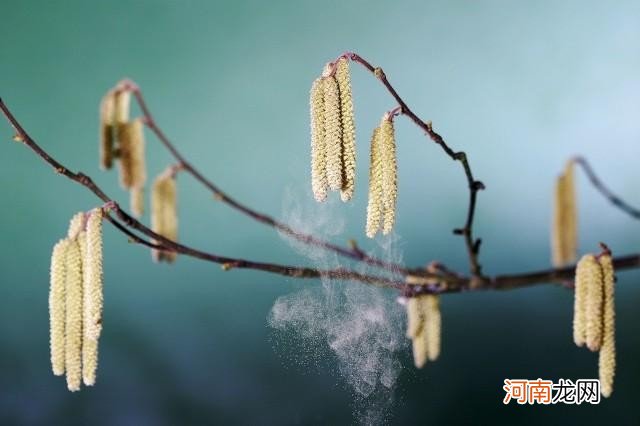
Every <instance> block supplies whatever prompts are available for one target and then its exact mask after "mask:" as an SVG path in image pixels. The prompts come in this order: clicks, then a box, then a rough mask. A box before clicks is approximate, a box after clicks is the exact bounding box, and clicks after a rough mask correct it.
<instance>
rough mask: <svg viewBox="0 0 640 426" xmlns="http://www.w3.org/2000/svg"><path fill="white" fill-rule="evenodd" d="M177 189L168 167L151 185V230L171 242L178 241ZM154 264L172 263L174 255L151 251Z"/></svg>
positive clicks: (172, 174) (172, 170)
mask: <svg viewBox="0 0 640 426" xmlns="http://www.w3.org/2000/svg"><path fill="white" fill-rule="evenodd" d="M176 192H177V189H176V182H175V171H174V169H173V168H172V167H169V168H168V169H167V170H165V171H164V172H163V173H162V174H160V175H159V176H158V177H157V178H156V180H155V182H154V183H153V189H152V193H151V228H152V230H153V231H154V232H155V233H157V234H160V235H162V236H163V237H165V238H168V239H170V240H171V241H177V240H178V214H177V194H176ZM151 255H152V257H153V259H154V260H155V261H156V262H160V261H166V262H173V261H174V260H175V259H176V253H174V252H168V251H163V250H155V249H153V250H152V251H151Z"/></svg>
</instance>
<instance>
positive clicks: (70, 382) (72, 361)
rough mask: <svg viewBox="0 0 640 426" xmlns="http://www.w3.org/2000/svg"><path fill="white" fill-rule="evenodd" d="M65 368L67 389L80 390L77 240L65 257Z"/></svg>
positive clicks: (80, 322) (79, 292)
mask: <svg viewBox="0 0 640 426" xmlns="http://www.w3.org/2000/svg"><path fill="white" fill-rule="evenodd" d="M65 271H66V274H65V277H66V278H65V290H66V291H65V311H66V312H65V317H66V322H65V368H66V373H67V387H68V388H69V390H70V391H72V392H73V391H77V390H80V382H81V380H82V316H83V313H82V257H81V253H80V245H79V244H78V241H77V239H74V240H70V241H69V245H68V248H67V252H66V256H65Z"/></svg>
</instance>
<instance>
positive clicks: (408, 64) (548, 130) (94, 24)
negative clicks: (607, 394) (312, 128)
mask: <svg viewBox="0 0 640 426" xmlns="http://www.w3.org/2000/svg"><path fill="white" fill-rule="evenodd" d="M639 18H640V4H639V3H637V2H633V1H626V2H615V3H605V2H584V1H565V2H551V1H540V2H508V1H482V2H471V1H448V2H447V1H441V2H437V1H428V2H425V1H403V2H383V1H322V2H319V1H316V2H306V1H296V2H293V1H290V2H286V1H274V2H261V1H233V2H231V1H230V2H204V1H183V2H179V1H133V2H125V1H111V2H82V1H64V2H62V1H58V2H56V1H51V2H36V1H21V2H16V1H2V2H0V20H1V22H2V24H1V25H0V54H1V57H2V60H1V62H2V63H1V66H0V96H2V98H3V99H4V100H5V102H6V103H7V104H8V105H9V107H10V108H11V109H12V111H13V112H14V113H15V115H16V117H17V118H18V119H19V120H20V121H21V122H22V123H23V125H24V126H25V128H26V129H27V130H28V131H29V132H30V134H31V135H32V136H33V137H34V138H35V139H36V140H37V141H38V142H39V143H40V144H41V145H42V146H43V147H44V148H45V149H47V150H48V151H49V152H50V153H51V154H52V155H54V156H55V157H56V158H58V159H59V160H61V161H62V162H63V163H65V164H66V165H67V166H69V167H70V168H72V169H74V170H82V171H84V172H86V173H89V174H90V175H92V176H93V177H94V178H95V180H96V181H97V182H98V183H99V184H100V185H101V186H102V187H103V188H104V189H105V190H106V191H107V193H108V194H110V195H111V196H112V197H115V198H116V199H118V200H119V201H121V202H122V203H123V205H127V203H128V196H127V194H126V193H124V192H122V191H121V190H120V189H119V188H118V185H117V178H116V175H115V173H114V172H111V173H105V172H100V171H98V168H97V134H98V130H97V129H98V115H97V111H98V102H99V100H100V98H101V96H102V95H103V93H104V92H105V91H106V90H107V89H108V88H109V87H111V86H112V85H113V84H115V83H116V82H117V81H118V80H119V79H120V78H122V77H124V76H127V77H131V78H133V79H134V80H135V81H136V82H138V83H139V84H140V86H141V87H142V89H143V91H144V93H145V95H146V97H147V101H148V102H149V104H150V107H151V109H152V111H153V112H154V114H155V115H156V118H157V120H158V122H159V123H160V125H161V126H162V128H163V129H164V130H165V131H166V133H167V134H168V135H169V136H170V137H171V138H172V139H173V140H174V141H175V142H176V144H177V145H178V147H179V149H180V150H181V151H183V152H184V153H185V154H186V155H187V157H188V158H190V159H191V160H193V163H194V164H195V165H196V166H197V167H199V168H200V169H201V170H202V171H203V172H204V174H205V175H206V176H208V177H210V178H211V179H212V180H214V181H215V182H216V183H217V184H219V185H220V186H221V187H222V188H224V189H225V190H227V191H228V192H229V193H230V194H233V195H234V196H236V197H237V198H238V199H239V200H242V201H246V202H247V203H248V204H250V205H251V206H255V207H257V208H259V209H260V210H262V211H265V212H268V213H269V214H272V215H275V216H278V217H283V216H286V215H287V212H283V199H285V194H287V193H288V192H292V193H293V194H295V197H298V198H299V202H300V203H302V204H304V205H305V206H308V208H311V206H312V203H311V201H310V200H311V195H310V191H309V188H308V186H309V183H308V180H309V179H308V157H309V152H308V151H309V148H308V144H309V143H308V106H307V104H308V90H309V87H310V83H311V81H312V80H313V79H314V78H315V77H316V76H317V75H318V74H319V72H320V70H321V68H322V66H323V64H324V63H325V62H326V61H328V60H330V59H332V58H334V57H335V56H337V55H339V54H340V53H341V52H343V51H345V50H353V51H356V52H358V53H359V54H361V55H362V56H364V57H365V58H367V59H369V60H370V61H371V62H373V63H374V64H377V65H380V66H383V67H384V69H385V71H386V73H387V75H388V77H389V79H390V80H391V82H392V83H393V84H394V85H395V86H396V88H397V89H398V91H399V92H400V94H401V95H402V96H404V98H405V100H406V101H407V102H408V103H409V105H410V106H411V107H412V108H413V109H414V111H416V112H417V113H418V114H419V115H420V116H421V117H423V118H425V119H431V120H433V123H434V126H435V128H436V130H437V131H439V132H440V133H441V134H442V135H443V136H444V137H445V138H446V140H447V141H448V142H449V143H450V144H451V145H452V147H454V148H455V149H463V150H465V151H466V152H467V154H468V155H469V158H470V160H471V164H472V166H473V169H474V172H475V173H476V174H477V177H478V178H479V179H481V180H482V181H483V182H484V183H485V184H486V186H487V190H486V191H485V192H482V193H481V194H480V197H479V206H478V217H477V224H476V232H477V234H478V236H481V237H483V239H484V244H483V249H482V254H481V260H482V262H483V264H484V267H485V270H486V271H487V272H488V273H491V274H496V273H507V272H517V271H523V270H530V269H538V268H544V267H547V266H548V259H549V250H548V232H549V219H550V211H551V204H550V201H551V193H552V186H553V180H554V177H555V176H556V174H557V173H558V172H559V170H560V169H561V167H562V165H563V162H564V161H565V160H566V159H567V158H568V157H569V156H571V155H573V154H575V153H580V154H583V155H585V156H586V157H588V158H589V159H590V160H591V161H592V162H593V164H594V167H595V168H596V171H597V172H598V173H599V174H600V175H601V176H602V178H603V179H604V180H605V181H606V182H607V183H608V184H609V185H610V186H611V187H612V188H614V189H615V191H616V192H618V193H619V194H620V195H621V196H623V197H624V198H626V199H628V200H629V201H630V202H632V203H635V204H636V205H638V204H640V198H639V196H638V190H637V182H638V171H637V159H638V154H639V151H638V142H639V136H640V126H639V125H638V116H639V113H640V79H639V77H638V76H639V75H640V44H638V40H639V39H640V25H639V24H640V21H639ZM353 90H354V95H355V105H356V114H357V117H356V120H357V121H356V124H357V126H358V139H359V141H358V154H359V158H360V163H359V169H358V185H359V186H358V188H357V193H356V199H355V201H354V202H353V203H352V204H351V205H346V206H344V205H341V204H340V203H334V204H332V207H331V210H332V215H333V216H336V217H343V218H344V220H345V230H344V233H343V234H342V235H339V236H335V237H334V240H335V241H336V242H344V241H345V240H346V239H348V238H352V237H355V238H357V239H358V240H359V241H360V242H361V244H362V245H363V247H365V248H367V249H370V248H372V247H374V245H375V244H372V243H371V242H369V241H365V237H364V233H363V227H364V211H365V203H366V190H365V187H366V176H367V171H366V169H367V165H366V163H367V161H366V158H367V152H366V150H367V146H368V137H369V135H370V132H371V129H372V128H373V127H374V126H375V125H376V123H377V121H378V120H379V117H380V116H381V114H382V112H383V111H385V110H387V109H390V108H392V107H394V106H395V105H394V104H393V102H392V99H391V98H390V97H389V96H388V94H387V93H386V92H384V90H382V88H381V87H379V85H378V84H377V83H376V81H375V79H373V78H372V77H371V76H370V75H369V74H367V73H366V72H364V71H363V70H362V69H361V68H358V67H354V68H353ZM0 136H1V139H3V140H2V143H0V194H1V197H2V198H1V200H2V201H1V202H0V236H1V241H2V244H1V245H0V279H1V282H2V285H0V341H1V343H0V423H2V424H56V425H58V424H59V425H62V424H65V425H70V424H88V423H91V424H119V425H128V424H131V425H133V424H136V425H146V424H155V425H164V424H167V425H168V424H345V423H351V422H355V421H356V420H357V419H356V417H357V415H354V412H356V411H357V410H355V409H354V397H353V395H352V393H351V391H350V390H349V387H348V386H347V385H346V384H345V382H344V380H343V378H341V377H340V375H339V374H338V372H337V371H336V368H335V362H336V360H335V359H334V358H332V354H331V353H330V351H328V350H326V349H324V350H322V349H321V352H320V355H319V358H320V361H319V362H318V363H315V364H313V365H311V367H310V366H309V365H308V364H305V363H292V362H290V359H291V354H295V353H296V352H297V351H300V350H301V347H302V345H304V342H301V341H300V340H299V339H297V338H295V336H293V337H292V336H289V337H287V336H280V335H278V334H277V333H274V331H273V330H272V329H271V328H269V327H268V324H267V321H266V317H267V315H268V313H269V310H270V308H271V306H272V304H273V302H274V300H275V299H276V298H277V297H278V296H281V295H285V294H287V293H290V292H292V291H296V290H297V289H299V288H300V287H301V286H313V285H316V284H317V282H313V281H309V282H306V281H305V282H301V281H294V280H290V279H285V278H282V277H280V276H273V275H267V274H264V273H258V272H253V271H233V272H227V273H225V272H223V271H221V270H220V268H219V267H217V266H216V265H212V264H208V263H204V262H199V261H196V260H192V259H187V258H181V259H179V261H178V262H177V263H176V264H175V265H172V266H167V265H154V264H153V263H151V261H150V256H149V253H148V252H147V250H146V249H144V248H142V247H139V246H135V245H132V244H127V242H126V239H125V238H124V237H123V236H122V234H120V233H118V232H114V230H113V228H111V227H107V228H106V232H105V267H106V275H105V277H106V283H105V298H106V305H105V328H104V334H103V337H102V339H101V361H100V367H99V372H98V373H99V379H98V381H99V382H98V384H97V386H96V387H95V388H93V389H84V390H83V391H82V392H79V393H74V394H72V393H69V392H67V390H66V386H65V383H64V380H63V379H60V378H56V377H54V376H53V375H52V374H51V373H50V369H49V353H48V326H47V321H48V314H47V292H48V268H49V256H50V249H51V247H52V245H53V244H54V242H55V241H56V240H57V239H58V238H60V237H61V236H62V235H63V234H64V232H65V230H66V226H67V220H68V219H69V218H70V216H71V215H72V214H73V213H74V212H76V211H78V210H87V209H90V208H92V207H94V206H96V199H95V198H94V197H92V196H91V195H90V194H89V193H88V192H87V191H86V190H85V189H84V188H82V187H80V186H78V185H75V184H73V183H71V182H70V181H68V180H66V179H64V178H61V177H58V176H57V175H55V174H54V173H53V172H52V171H51V170H50V169H49V168H48V167H47V166H45V165H44V164H43V163H42V161H41V160H40V159H39V158H37V157H35V156H34V155H33V154H32V153H31V152H29V151H28V150H26V149H25V148H24V147H22V146H21V145H19V144H16V143H14V142H12V141H11V136H12V132H11V129H10V127H9V126H8V125H7V124H6V123H4V122H3V123H1V124H0ZM397 139H398V144H399V148H398V154H399V159H398V162H399V165H400V176H399V179H400V189H399V205H398V223H397V227H396V231H397V233H398V235H399V236H400V242H399V247H400V248H401V250H402V252H403V255H404V260H405V261H406V263H407V264H410V265H420V264H424V263H425V262H427V261H430V260H433V259H437V260H440V261H443V262H445V263H446V264H447V265H449V266H450V267H453V268H456V269H459V270H465V269H466V268H467V266H466V259H465V255H464V250H463V245H462V241H461V240H460V238H459V237H455V236H453V235H451V229H452V228H453V227H456V226H459V225H461V223H462V221H463V217H464V214H465V208H466V202H467V195H466V189H465V181H464V179H463V174H462V171H461V169H460V168H459V167H458V165H457V164H454V163H452V162H451V160H450V159H448V158H446V157H445V156H444V155H443V153H442V152H441V151H440V150H439V148H438V147H437V146H435V145H434V144H432V143H429V142H428V141H425V139H424V137H423V136H422V135H421V133H420V131H418V130H417V129H416V128H415V127H414V126H413V125H412V124H410V123H409V122H408V121H407V120H404V119H399V120H398V124H397ZM147 146H148V157H147V161H148V167H149V175H150V176H153V175H155V174H156V173H158V172H159V171H161V170H162V169H163V168H164V167H165V165H166V164H168V163H169V162H170V161H171V159H170V157H169V156H168V154H167V152H166V151H164V150H163V149H162V148H161V147H160V145H159V144H158V143H157V141H156V140H155V139H153V138H152V137H151V135H149V138H148V145H147ZM179 180H180V182H179V183H180V189H179V190H180V219H181V228H180V235H181V239H182V241H184V242H185V243H188V244H189V245H192V246H194V247H199V248H202V249H205V250H209V251H213V252H216V253H222V254H226V255H230V256H241V257H245V258H249V259H259V260H265V261H273V262H287V263H298V264H303V263H306V264H308V263H309V261H308V260H307V259H306V258H305V257H303V256H301V255H300V254H297V253H296V252H295V251H294V250H292V248H291V247H289V245H288V244H287V243H286V242H284V241H282V240H281V239H280V238H279V237H278V236H277V234H276V233H275V232H274V231H273V230H272V229H269V228H266V227H264V226H262V225H260V224H257V223H255V222H253V221H251V220H249V219H247V218H246V217H243V216H240V215H239V214H237V213H236V212H234V211H233V210H230V209H229V208H228V207H226V206H225V205H223V204H220V203H217V202H214V201H213V200H212V199H211V196H210V194H208V193H207V192H206V191H205V190H204V189H203V188H201V187H199V186H198V185H197V184H196V183H195V182H194V181H193V180H192V179H191V178H190V177H188V176H183V177H180V179H179ZM579 195H580V211H581V218H580V219H581V224H580V230H581V250H582V251H584V252H586V251H593V250H595V249H596V243H597V242H598V241H606V242H607V243H608V244H609V245H610V246H611V247H612V249H613V250H614V251H615V252H616V253H620V254H623V253H632V252H634V251H637V248H638V246H640V234H639V233H638V232H637V231H638V223H637V221H634V220H633V219H631V218H629V217H627V216H625V215H624V214H623V213H621V212H619V211H617V210H615V209H613V208H611V207H610V206H609V205H608V204H607V203H606V202H605V201H604V200H603V199H602V198H601V197H600V196H599V195H598V194H597V193H595V192H594V190H593V189H592V188H591V187H590V186H588V185H587V182H586V181H585V180H584V178H583V177H582V176H580V178H579ZM145 219H146V220H148V218H145ZM638 278H639V274H638V272H635V271H634V272H624V273H621V274H620V276H619V287H618V294H617V309H618V310H617V312H618V350H619V369H618V374H617V377H616V385H615V391H614V394H613V396H612V398H611V399H610V400H607V401H604V402H603V403H602V404H600V405H599V406H580V407H573V406H552V407H542V406H534V407H519V406H513V405H512V406H507V407H505V406H504V405H503V404H502V397H503V391H502V381H503V379H504V378H530V379H534V378H538V377H542V378H548V379H554V380H556V379H557V378H559V377H564V378H571V379H576V378H592V377H596V376H597V357H596V356H594V355H593V354H590V353H588V351H586V350H584V349H578V348H576V347H575V346H574V345H573V344H572V339H571V329H570V328H571V316H572V295H571V294H570V293H569V292H567V291H565V290H562V289H559V288H555V287H552V286H539V287H536V288H529V289H523V290H518V291H513V292H504V293H498V292H487V293H477V294H465V295H452V296H447V297H444V298H443V301H442V309H443V315H444V341H443V345H444V346H443V353H442V356H441V359H440V360H439V361H438V362H437V363H434V364H430V365H428V366H427V368H426V369H425V370H423V371H419V372H418V371H415V370H414V369H413V368H412V366H411V359H410V354H409V350H408V348H407V349H406V350H405V351H403V354H402V355H401V360H402V362H403V364H404V366H405V367H406V368H404V369H403V370H402V372H401V375H400V378H399V381H398V385H397V388H396V391H395V394H394V395H395V397H394V402H393V403H392V404H391V406H390V407H389V408H388V409H387V416H386V418H385V419H386V421H387V422H389V423H392V424H416V423H430V424H465V423H467V424H468V423H475V424H492V423H493V424H510V425H515V424H539V422H541V421H547V422H549V423H550V424H558V423H559V422H560V421H563V420H565V419H570V420H571V421H572V423H578V422H585V421H589V422H590V423H591V422H593V423H594V424H595V423H603V422H605V421H606V422H608V423H610V424H638V421H639V420H640V418H639V417H640V416H639V414H638V411H637V409H636V408H635V406H634V404H636V403H637V402H636V401H637V399H638V395H639V391H638V380H639V379H640V367H638V366H639V365H640V364H639V363H638V361H637V360H638V359H639V357H640V335H639V334H638V333H637V320H638V314H637V313H638V310H637V306H638V303H640V292H639V291H638V288H637V282H638ZM389 297H393V295H392V294H391V293H389ZM320 346H321V345H320ZM316 364H317V365H316ZM316 367H319V368H316Z"/></svg>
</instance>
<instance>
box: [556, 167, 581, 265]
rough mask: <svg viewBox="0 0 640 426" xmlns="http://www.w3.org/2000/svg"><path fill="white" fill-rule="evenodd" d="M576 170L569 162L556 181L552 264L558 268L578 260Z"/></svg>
mask: <svg viewBox="0 0 640 426" xmlns="http://www.w3.org/2000/svg"><path fill="white" fill-rule="evenodd" d="M574 169H575V166H574V162H573V161H569V162H568V163H567V165H566V166H565V169H564V171H563V173H562V175H560V176H559V177H558V179H557V181H556V187H555V192H554V207H553V224H552V234H551V251H552V262H553V265H554V266H556V267H561V266H565V265H567V264H569V263H571V262H573V261H575V259H576V253H577V248H578V232H577V227H578V213H577V202H576V190H575V176H574V175H575V172H574Z"/></svg>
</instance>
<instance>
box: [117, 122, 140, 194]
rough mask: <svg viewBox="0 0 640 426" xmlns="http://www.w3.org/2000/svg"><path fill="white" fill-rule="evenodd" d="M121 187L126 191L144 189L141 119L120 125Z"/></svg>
mask: <svg viewBox="0 0 640 426" xmlns="http://www.w3.org/2000/svg"><path fill="white" fill-rule="evenodd" d="M118 140H119V142H120V145H119V154H120V185H121V186H122V187H123V188H124V189H131V188H142V187H143V186H144V183H145V180H146V167H145V158H144V128H143V124H142V120H141V119H136V120H133V121H130V122H126V123H121V124H119V125H118Z"/></svg>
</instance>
